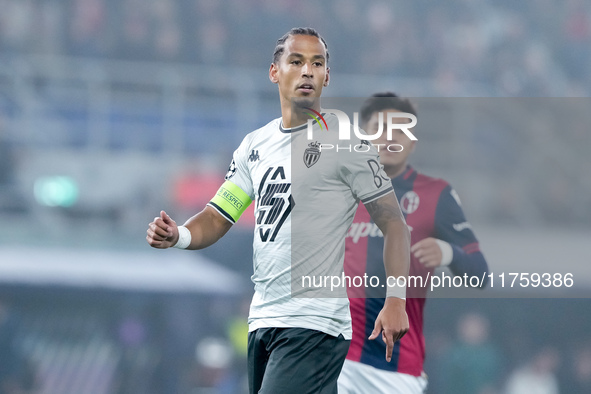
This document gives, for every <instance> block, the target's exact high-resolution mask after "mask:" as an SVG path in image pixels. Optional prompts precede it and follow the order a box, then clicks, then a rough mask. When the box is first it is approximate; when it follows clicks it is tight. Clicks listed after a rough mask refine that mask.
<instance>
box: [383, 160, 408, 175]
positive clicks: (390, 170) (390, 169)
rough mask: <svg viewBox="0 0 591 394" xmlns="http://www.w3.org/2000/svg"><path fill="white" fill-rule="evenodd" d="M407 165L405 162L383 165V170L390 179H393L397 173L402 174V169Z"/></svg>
mask: <svg viewBox="0 0 591 394" xmlns="http://www.w3.org/2000/svg"><path fill="white" fill-rule="evenodd" d="M407 165H408V164H407V163H406V162H404V163H402V164H399V165H391V166H386V165H385V166H384V171H385V172H386V175H388V177H389V178H390V179H394V178H396V177H397V176H398V175H400V174H402V173H403V172H404V170H406V167H407Z"/></svg>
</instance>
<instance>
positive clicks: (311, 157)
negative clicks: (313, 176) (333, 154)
mask: <svg viewBox="0 0 591 394" xmlns="http://www.w3.org/2000/svg"><path fill="white" fill-rule="evenodd" d="M308 146H309V148H306V151H305V152H304V164H305V165H306V167H308V168H310V167H312V166H313V165H314V164H316V162H317V161H318V159H320V144H319V143H318V142H310V143H309V144H308Z"/></svg>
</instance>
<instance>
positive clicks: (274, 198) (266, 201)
mask: <svg viewBox="0 0 591 394" xmlns="http://www.w3.org/2000/svg"><path fill="white" fill-rule="evenodd" d="M286 179H287V178H286V177H285V170H284V169H283V167H282V166H279V167H277V168H274V167H269V169H268V170H267V172H265V175H264V176H263V179H262V180H261V185H260V186H259V199H258V202H257V225H258V229H259V236H260V237H261V241H263V242H273V241H275V238H276V237H277V233H278V232H279V230H280V229H281V226H283V223H285V220H286V219H287V217H288V216H289V214H290V213H291V210H292V209H293V207H294V206H295V201H294V200H293V197H292V196H291V183H288V182H285V180H286Z"/></svg>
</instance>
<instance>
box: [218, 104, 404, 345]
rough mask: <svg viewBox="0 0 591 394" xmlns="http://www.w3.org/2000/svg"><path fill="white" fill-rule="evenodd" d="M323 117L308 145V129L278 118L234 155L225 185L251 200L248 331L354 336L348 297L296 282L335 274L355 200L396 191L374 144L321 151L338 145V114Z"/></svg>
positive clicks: (250, 136)
mask: <svg viewBox="0 0 591 394" xmlns="http://www.w3.org/2000/svg"><path fill="white" fill-rule="evenodd" d="M325 119H326V123H327V128H326V129H327V130H325V129H323V130H320V128H319V127H318V125H316V124H315V125H314V127H315V128H314V133H313V137H314V139H313V140H309V139H308V135H307V134H308V133H307V127H306V125H303V126H300V127H297V128H293V129H285V128H283V127H282V124H281V118H278V119H275V120H273V121H271V122H270V123H269V124H267V125H266V126H264V127H262V128H260V129H258V130H256V131H254V132H252V133H250V134H248V135H247V136H246V137H245V138H244V140H243V141H242V143H241V144H240V146H239V147H238V149H237V150H236V151H235V152H234V157H233V161H232V164H231V166H230V170H229V171H228V174H227V175H226V180H228V181H230V182H232V183H234V184H235V185H236V186H238V187H239V188H240V189H242V190H243V191H244V192H245V193H246V194H247V195H248V196H249V197H250V198H251V199H252V200H253V201H255V218H256V225H255V229H254V232H255V233H254V245H253V247H254V252H253V268H254V274H253V275H252V281H253V283H254V289H255V294H254V297H253V300H252V303H251V307H250V315H249V319H248V322H249V330H250V331H253V330H255V329H257V328H261V327H300V328H309V329H314V330H319V331H323V332H325V333H328V334H330V335H334V336H338V335H339V334H343V336H344V337H345V338H347V339H350V338H351V333H352V330H351V318H350V314H349V302H348V299H347V298H346V294H345V293H344V292H342V293H341V294H340V295H341V297H334V295H333V296H332V298H330V295H328V296H325V295H324V293H322V292H319V289H318V288H310V287H303V286H301V277H302V276H304V275H315V276H326V275H340V273H341V272H342V269H343V261H344V253H345V236H346V234H347V231H348V230H349V227H350V226H351V223H352V221H353V217H354V215H355V211H356V209H357V205H358V203H359V201H362V202H364V203H367V202H371V201H374V200H376V199H378V198H380V197H381V196H384V195H385V194H387V193H390V192H392V191H393V189H392V184H391V182H390V180H389V178H388V177H387V176H386V174H385V173H384V171H383V168H382V166H381V165H380V163H379V155H378V153H377V151H376V150H375V149H374V148H373V147H372V146H369V145H366V147H367V148H366V149H362V150H361V151H355V150H353V149H351V150H347V149H344V150H340V151H338V152H337V151H336V149H320V147H321V146H328V145H329V144H332V145H333V146H334V145H337V144H338V143H340V144H341V145H342V144H343V141H341V142H339V141H338V120H337V118H336V116H334V115H327V116H326V117H325ZM329 130H330V131H329ZM354 138H355V137H354ZM344 142H345V143H347V145H348V144H353V145H359V144H361V143H362V141H360V140H359V139H353V140H351V141H344ZM323 144H324V145H323ZM218 208H219V207H218ZM218 210H219V209H218ZM222 214H223V212H222Z"/></svg>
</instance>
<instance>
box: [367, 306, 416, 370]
mask: <svg viewBox="0 0 591 394" xmlns="http://www.w3.org/2000/svg"><path fill="white" fill-rule="evenodd" d="M408 329H409V325H408V316H407V315H406V300H403V299H402V298H395V297H389V298H386V301H385V302H384V307H383V308H382V310H381V311H380V314H379V315H378V317H377V319H376V323H375V326H374V329H373V331H372V333H371V335H370V336H369V339H370V340H374V339H376V338H377V337H378V335H379V334H380V332H381V333H382V339H383V340H384V343H385V344H386V361H388V362H390V360H392V351H393V350H394V342H396V341H397V340H399V339H401V338H402V337H403V336H404V334H406V333H407V332H408Z"/></svg>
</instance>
